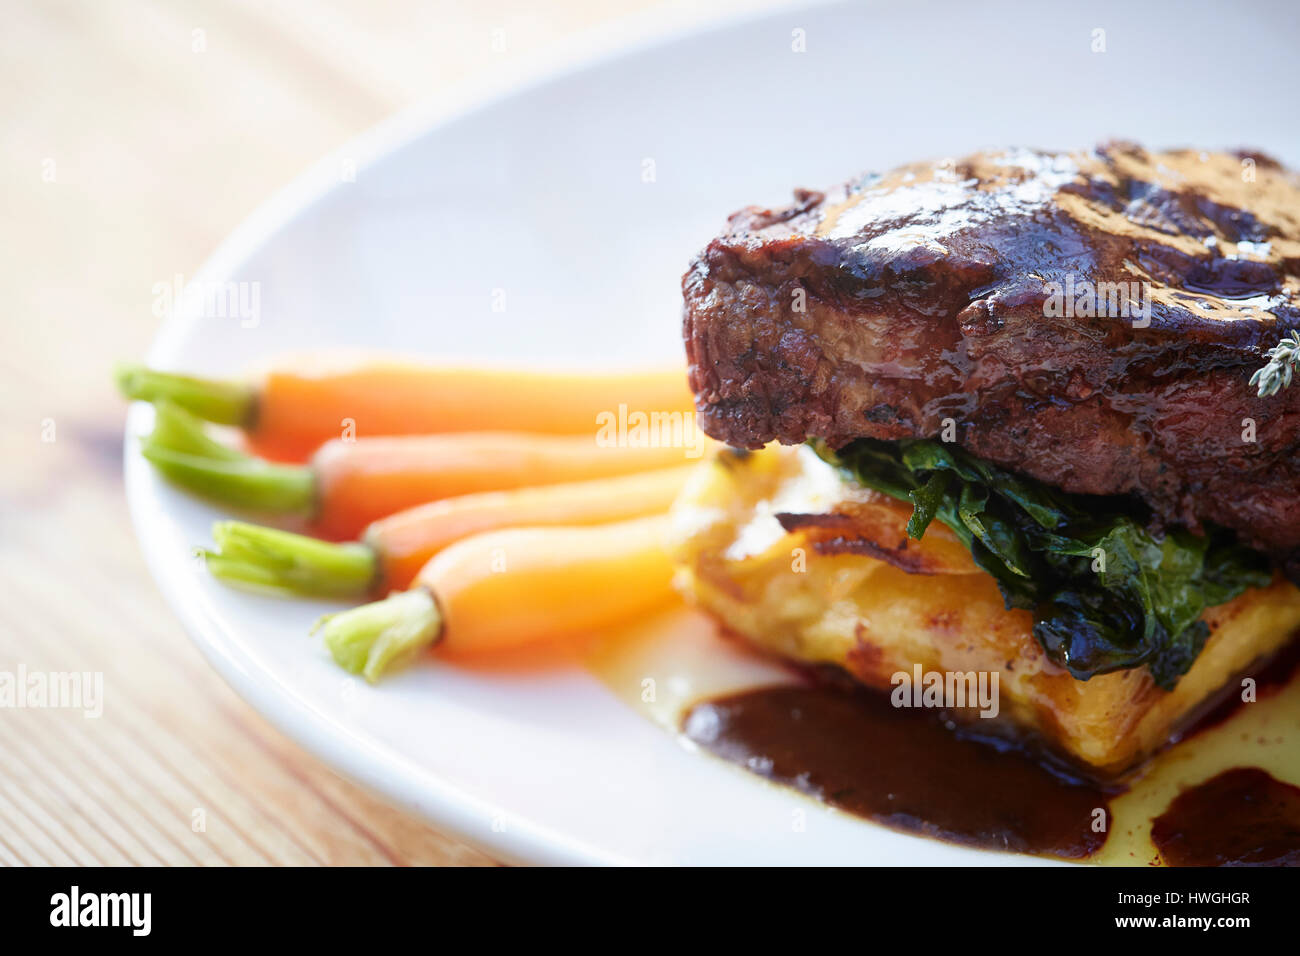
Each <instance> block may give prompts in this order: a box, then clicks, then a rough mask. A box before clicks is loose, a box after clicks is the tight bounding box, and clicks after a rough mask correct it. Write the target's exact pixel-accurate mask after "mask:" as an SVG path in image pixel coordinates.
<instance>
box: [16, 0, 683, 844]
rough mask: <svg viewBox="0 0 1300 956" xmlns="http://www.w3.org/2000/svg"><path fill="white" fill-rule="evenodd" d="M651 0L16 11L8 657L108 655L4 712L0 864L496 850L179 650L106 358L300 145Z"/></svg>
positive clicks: (153, 323) (288, 168)
mask: <svg viewBox="0 0 1300 956" xmlns="http://www.w3.org/2000/svg"><path fill="white" fill-rule="evenodd" d="M649 5H650V4H649V3H648V2H646V0H631V2H626V3H623V4H620V5H611V4H609V3H601V2H596V0H561V2H558V3H551V4H545V5H543V4H537V3H535V2H529V0H517V2H508V0H487V2H483V0H478V2H475V3H473V4H468V3H455V2H449V3H429V4H420V3H416V2H413V0H397V2H385V3H373V2H367V0H280V2H276V3H273V4H268V3H263V2H259V0H230V2H224V3H217V2H210V3H197V2H176V0H114V2H103V3H101V2H91V0H29V2H16V3H9V4H6V6H5V15H4V28H3V30H0V113H2V114H3V116H4V117H5V121H4V123H3V124H0V142H2V145H3V149H0V163H2V164H3V173H4V177H3V181H4V187H3V189H0V222H3V223H4V230H3V233H2V234H0V235H2V236H3V238H2V239H0V242H2V243H3V245H0V262H2V263H3V264H2V265H0V291H2V292H3V293H4V296H3V301H4V302H5V303H6V307H5V308H6V311H5V315H4V317H3V329H4V340H3V346H4V347H3V348H2V349H0V408H2V409H3V413H2V415H0V452H2V453H3V456H4V458H3V462H4V464H3V468H2V469H0V581H3V584H2V585H0V595H3V598H2V599H0V672H9V673H17V671H18V669H19V668H25V669H26V671H27V672H28V673H31V672H37V671H45V672H48V671H100V672H102V673H103V675H104V676H103V681H104V703H103V714H102V716H100V717H98V718H93V717H86V716H84V715H83V714H82V713H81V712H79V711H68V710H53V709H30V708H15V707H6V708H4V709H0V862H3V863H6V864H45V863H48V864H70V863H77V864H132V863H134V864H193V863H203V864H209V863H210V864H223V863H227V864H267V863H271V864H280V863H301V864H312V863H328V864H383V863H396V864H485V863H490V862H491V861H490V860H488V859H487V858H486V857H484V856H483V855H482V854H480V853H479V852H477V851H475V850H473V849H471V848H468V847H466V846H463V845H461V844H459V843H457V842H456V841H455V840H452V839H449V838H447V837H445V836H442V835H440V834H439V833H437V832H436V831H435V830H433V829H430V828H429V827H428V826H426V825H424V824H423V823H421V822H419V821H417V820H415V819H412V818H411V817H409V816H407V815H405V814H404V813H403V812H401V811H398V810H395V809H393V808H391V807H389V806H387V805H385V803H384V802H383V801H382V800H380V799H377V798H376V797H374V796H371V795H369V794H367V793H366V792H363V791H362V790H361V789H359V788H358V787H356V786H354V785H352V784H350V783H348V782H346V781H345V780H343V779H341V778H340V777H338V776H336V775H335V774H334V773H333V772H332V771H330V770H329V769H328V768H326V767H325V766H324V765H322V764H321V763H320V762H319V761H317V760H316V759H315V758H313V757H311V756H310V755H308V754H307V753H305V752H303V751H302V750H301V749H300V748H299V747H298V746H297V745H296V744H294V743H292V742H291V741H289V740H288V739H286V738H285V737H284V736H283V735H281V734H280V733H279V732H278V731H276V730H275V729H273V728H272V727H271V726H270V725H268V724H267V723H266V722H265V721H264V720H262V719H261V717H259V716H258V715H257V714H256V713H254V712H253V711H252V710H251V709H250V708H249V707H248V706H246V705H245V704H244V703H243V702H242V701H241V700H240V699H239V698H237V697H236V696H235V695H234V693H232V692H231V690H230V689H229V688H227V687H226V686H225V684H224V683H223V682H222V681H221V680H220V678H218V677H217V675H216V674H215V672H213V671H212V670H211V669H210V668H209V667H208V666H207V664H206V663H205V662H204V661H203V659H202V658H201V656H200V655H199V653H198V652H197V651H196V650H195V648H194V647H193V646H192V645H191V644H190V643H189V641H188V640H187V639H186V637H185V636H184V634H183V633H182V631H181V629H180V626H179V625H178V624H177V622H176V621H175V620H174V619H173V617H172V615H171V614H170V612H169V611H168V610H167V608H166V607H165V606H164V604H163V602H162V600H161V599H160V597H159V595H158V593H157V591H156V589H155V587H154V585H153V582H152V581H151V579H150V578H149V576H148V574H147V573H146V571H145V567H144V563H143V561H142V560H141V557H140V554H139V551H138V548H137V545H136V543H135V539H134V537H133V535H132V532H131V529H130V526H129V522H128V518H127V514H126V507H125V503H124V501H123V494H122V479H121V471H122V423H123V417H124V413H125V408H124V406H123V403H122V402H121V401H120V400H119V399H118V398H117V396H116V394H115V393H114V391H113V388H112V386H111V382H110V367H111V364H112V362H113V361H114V360H115V359H119V358H137V357H139V356H141V355H143V354H144V352H145V350H146V348H147V347H148V345H149V342H150V339H151V338H152V336H153V334H154V332H155V330H156V328H157V325H158V323H159V319H158V318H157V317H156V316H155V315H154V314H153V312H152V309H151V306H152V303H153V298H154V296H153V292H152V289H153V286H154V284H155V283H157V282H160V281H170V280H171V278H172V277H173V276H174V275H176V274H181V275H193V274H194V272H195V271H196V270H197V268H198V266H199V265H200V263H201V262H202V261H203V259H204V258H205V257H206V256H207V255H208V254H209V253H210V252H211V251H212V249H213V248H214V247H215V245H216V244H217V243H218V242H219V241H220V240H221V239H222V237H223V236H224V235H225V234H226V233H227V232H229V231H230V230H231V229H232V228H233V227H234V226H235V225H236V224H238V223H239V222H240V220H242V219H243V218H244V217H245V216H247V215H248V214H249V213H250V212H251V211H252V210H253V209H254V208H255V207H256V205H257V204H258V203H259V202H261V201H262V200H264V199H265V198H266V197H267V196H268V195H269V194H270V193H271V192H273V191H274V190H275V189H276V188H278V187H280V186H281V185H283V184H285V183H286V182H288V181H289V180H291V179H292V178H293V176H294V175H295V174H297V173H298V172H299V171H300V170H301V169H303V168H305V167H306V166H307V165H308V164H309V163H310V162H311V161H312V160H314V159H316V158H318V157H319V156H320V155H321V154H323V153H324V152H326V151H327V150H329V149H331V148H334V147H337V146H338V145H340V144H342V143H343V142H346V141H347V140H348V139H349V138H350V137H352V136H354V135H356V134H357V133H360V132H362V131H363V130H365V129H366V128H367V127H369V126H371V125H372V124H374V123H375V122H377V121H379V120H380V119H382V118H383V117H385V116H387V115H388V114H390V113H392V112H393V111H395V110H397V109H399V108H401V107H404V106H406V105H408V104H410V103H413V102H416V101H418V100H420V99H421V98H423V97H425V96H427V95H430V94H432V93H435V92H437V91H439V90H440V89H441V88H443V87H445V85H446V84H449V83H451V82H453V81H455V80H458V79H461V78H463V77H468V76H472V75H474V74H476V73H480V72H482V71H487V70H493V69H500V68H501V64H502V63H504V62H507V61H509V60H510V59H511V58H512V57H527V56H535V55H536V54H537V52H538V51H544V50H546V49H547V48H548V47H554V46H555V45H556V44H557V43H559V42H560V41H561V40H563V39H564V38H565V37H566V36H567V35H568V34H570V33H572V32H573V31H575V30H578V29H581V28H586V27H589V26H593V25H596V24H598V23H599V22H600V21H602V20H606V19H608V18H611V17H614V16H619V15H622V14H624V13H627V12H628V11H630V10H635V9H636V8H639V7H643V6H649ZM678 6H679V7H680V5H678ZM678 13H679V14H680V9H679V11H678ZM494 31H504V33H501V32H494ZM502 37H504V38H505V41H506V49H505V50H504V51H501V50H500V49H499V47H500V40H501V38H502ZM494 38H496V39H497V41H498V42H497V44H496V45H497V47H498V49H494V48H493V40H494Z"/></svg>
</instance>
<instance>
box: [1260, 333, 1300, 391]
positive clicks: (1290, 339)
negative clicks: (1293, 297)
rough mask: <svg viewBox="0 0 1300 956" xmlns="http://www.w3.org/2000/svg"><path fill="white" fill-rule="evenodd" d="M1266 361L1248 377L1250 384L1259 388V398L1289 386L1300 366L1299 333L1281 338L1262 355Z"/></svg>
mask: <svg viewBox="0 0 1300 956" xmlns="http://www.w3.org/2000/svg"><path fill="white" fill-rule="evenodd" d="M1264 354H1265V355H1266V356H1268V361H1267V362H1266V363H1264V367H1263V368H1261V369H1259V370H1258V371H1256V372H1255V374H1254V375H1252V376H1251V377H1250V384H1251V385H1257V386H1259V397H1260V398H1267V397H1268V396H1269V395H1275V394H1277V393H1278V392H1280V391H1281V390H1282V389H1284V388H1287V387H1288V386H1290V384H1291V379H1292V377H1293V376H1294V375H1295V370H1296V367H1297V366H1298V365H1300V332H1292V333H1291V334H1290V335H1284V336H1282V341H1280V342H1278V343H1277V345H1275V346H1273V347H1272V348H1271V349H1269V350H1268V351H1267V352H1265V353H1264Z"/></svg>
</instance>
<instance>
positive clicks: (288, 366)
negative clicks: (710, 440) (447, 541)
mask: <svg viewBox="0 0 1300 956" xmlns="http://www.w3.org/2000/svg"><path fill="white" fill-rule="evenodd" d="M117 382H118V387H119V388H120V390H121V391H122V393H123V394H124V395H126V396H127V397H128V398H131V399H142V400H144V401H154V402H156V401H161V400H167V401H171V402H173V403H175V404H177V405H179V406H181V407H182V408H184V409H185V410H187V411H189V412H190V413H192V414H194V415H197V416H199V417H200V418H203V419H206V420H207V421H211V422H215V423H217V424H222V425H237V426H239V427H240V428H243V429H244V430H245V432H246V434H247V437H248V441H249V446H250V448H251V449H252V450H253V451H255V452H257V453H258V454H261V455H262V456H263V457H267V458H272V459H275V460H278V461H302V460H303V459H305V458H306V457H307V456H308V455H310V454H311V453H312V452H313V451H314V450H315V449H316V448H317V447H318V446H320V445H322V444H323V443H324V442H326V441H328V440H329V439H331V438H337V437H339V436H340V434H342V433H343V432H344V431H345V430H346V429H349V428H351V430H352V431H353V432H354V433H355V434H356V435H359V436H376V435H414V434H430V433H435V432H467V431H469V432H477V431H520V432H539V433H542V434H556V435H561V434H562V435H576V434H581V433H584V432H586V433H589V432H590V431H591V430H592V429H594V428H595V427H596V424H597V416H598V415H601V414H602V413H609V414H616V413H617V410H618V408H619V406H620V405H624V406H626V407H627V408H628V409H631V410H633V411H638V410H639V411H642V412H646V413H655V412H658V413H669V414H671V413H685V412H690V411H691V410H692V409H693V407H694V405H693V401H692V398H691V393H690V390H689V388H688V387H687V384H686V375H685V372H684V370H683V369H682V368H680V367H673V368H664V369H654V370H642V371H627V372H607V371H600V372H594V371H593V372H578V371H570V372H562V371H539V370H527V369H523V370H519V369H507V368H499V367H498V368H485V367H456V366H437V365H424V364H416V363H412V362H403V361H398V360H394V359H383V358H379V359H376V358H363V357H360V356H352V355H346V356H315V357H308V358H304V359H299V360H298V361H296V362H292V363H288V362H286V363H283V364H281V365H279V366H276V367H273V368H271V369H270V370H269V371H268V372H266V373H265V375H264V376H262V377H261V379H260V380H258V381H255V382H252V383H241V382H228V381H217V380H211V379H203V378H195V377H191V376H186V375H179V374H175V373H171V372H160V371H155V370H153V369H149V368H145V367H143V366H138V365H125V366H122V367H120V368H119V369H118V370H117Z"/></svg>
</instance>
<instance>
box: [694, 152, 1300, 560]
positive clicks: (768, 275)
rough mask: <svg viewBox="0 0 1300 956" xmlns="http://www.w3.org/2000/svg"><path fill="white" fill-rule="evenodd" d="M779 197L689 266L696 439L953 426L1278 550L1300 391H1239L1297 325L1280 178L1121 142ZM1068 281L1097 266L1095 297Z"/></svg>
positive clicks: (1288, 178)
mask: <svg viewBox="0 0 1300 956" xmlns="http://www.w3.org/2000/svg"><path fill="white" fill-rule="evenodd" d="M795 199H796V201H795V203H794V204H793V205H791V206H789V207H787V208H783V209H760V208H753V207H751V208H748V209H745V210H742V211H741V212H738V213H736V214H735V215H734V216H732V217H731V220H730V227H729V229H728V230H727V232H726V233H725V234H723V235H722V236H720V237H719V238H717V239H715V240H714V241H713V242H711V243H710V244H709V245H708V247H707V248H706V249H705V250H704V251H703V252H702V253H700V255H699V256H698V257H697V258H696V259H695V260H694V262H693V263H692V265H691V267H690V269H689V271H688V272H687V273H686V275H685V276H684V277H683V280H682V288H683V293H684V296H685V323H684V324H685V338H686V348H687V355H688V358H689V362H690V380H691V386H692V388H693V389H694V391H695V394H696V405H697V408H698V411H699V415H700V423H701V426H702V427H703V429H704V430H705V431H706V432H707V433H708V434H710V435H712V436H713V437H714V438H717V439H719V440H721V441H724V442H727V443H728V444H731V445H734V446H738V447H746V448H757V447H760V446H762V445H763V444H765V443H767V442H769V441H772V440H779V441H781V442H784V443H791V444H792V443H798V442H802V441H805V440H806V439H808V438H813V437H817V438H823V439H825V440H827V441H828V442H829V443H830V444H831V445H832V447H840V446H842V445H844V444H846V443H848V442H849V441H852V440H853V439H855V438H858V437H863V436H869V437H874V438H884V439H897V438H905V437H933V436H941V435H943V433H944V431H945V425H946V424H947V425H948V427H949V429H950V430H951V431H955V437H956V440H957V441H959V442H960V443H961V444H962V445H963V446H965V447H966V448H967V449H968V450H969V451H971V452H972V453H973V454H975V455H978V456H980V457H982V458H985V459H988V460H990V461H993V462H995V463H997V464H998V465H1001V466H1003V467H1005V468H1010V469H1014V470H1017V471H1019V472H1021V473H1024V474H1027V475H1030V476H1032V477H1035V478H1038V479H1041V480H1043V481H1046V482H1049V483H1050V484H1053V485H1055V486H1057V487H1060V488H1062V489H1064V490H1066V491H1070V492H1079V493H1085V494H1097V495H1109V494H1136V495H1139V496H1141V497H1142V498H1143V499H1144V500H1145V501H1146V502H1147V503H1148V504H1149V505H1150V506H1151V507H1152V509H1154V511H1155V513H1156V514H1157V515H1158V516H1159V517H1160V518H1161V519H1162V520H1164V521H1166V522H1168V523H1176V524H1182V525H1186V526H1188V527H1191V528H1193V529H1198V528H1199V527H1200V525H1201V523H1202V522H1206V521H1210V522H1215V523H1217V524H1220V525H1224V526H1227V527H1230V528H1234V529H1236V530H1237V531H1238V532H1240V533H1241V534H1242V536H1243V538H1244V540H1246V541H1247V542H1249V543H1251V544H1252V545H1254V546H1256V547H1260V548H1262V549H1264V550H1267V551H1269V552H1271V553H1273V554H1274V555H1276V556H1278V557H1279V558H1282V559H1283V560H1287V559H1290V560H1291V561H1292V564H1291V567H1292V569H1293V570H1294V569H1295V567H1296V561H1295V557H1296V555H1297V553H1300V508H1296V507H1295V503H1296V501H1297V499H1300V458H1298V456H1297V450H1298V449H1300V386H1297V387H1292V388H1290V389H1284V390H1283V391H1281V392H1280V393H1278V394H1276V395H1274V396H1271V397H1269V398H1263V399H1261V398H1257V397H1256V395H1255V390H1254V388H1252V387H1251V386H1250V385H1248V380H1249V378H1250V376H1251V374H1252V372H1253V371H1254V370H1255V369H1257V368H1258V367H1259V366H1260V365H1262V364H1263V362H1264V361H1265V359H1264V355H1263V353H1264V352H1265V351H1266V350H1267V349H1268V348H1269V347H1271V346H1272V345H1274V344H1276V342H1277V341H1278V339H1279V338H1280V337H1281V336H1282V335H1283V334H1284V333H1286V332H1288V331H1290V330H1293V329H1297V328H1300V179H1298V178H1297V177H1296V176H1295V175H1294V174H1292V173H1290V172H1288V171H1287V170H1285V169H1283V168H1282V167H1281V166H1279V165H1278V164H1277V163H1276V162H1274V161H1273V160H1270V159H1268V158H1267V157H1264V156H1260V155H1257V154H1237V153H1200V152H1196V151H1176V152H1164V153H1150V152H1147V151H1146V150H1144V149H1142V148H1141V147H1138V146H1135V145H1132V144H1126V143H1120V144H1108V145H1105V146H1101V147H1098V148H1097V149H1095V150H1093V151H1089V152H1075V153H1045V152H1034V151H1029V150H1011V151H1006V152H997V153H980V154H977V155H974V156H971V157H968V158H966V159H962V160H959V161H956V162H951V161H949V162H942V163H934V164H917V165H912V166H906V167H902V168H900V169H897V170H894V171H892V172H890V173H887V174H884V175H867V176H862V177H859V178H858V179H855V180H853V181H851V182H849V183H847V184H845V185H844V186H841V187H838V188H836V189H833V190H831V191H829V192H827V193H825V194H823V193H817V192H808V191H799V192H797V193H796V194H795ZM1053 283H1055V285H1053ZM1083 283H1092V284H1093V288H1094V289H1095V288H1097V286H1096V284H1097V283H1106V284H1108V285H1107V286H1104V287H1102V288H1103V289H1104V290H1105V291H1104V292H1103V294H1102V295H1101V296H1100V297H1094V298H1093V299H1092V301H1091V305H1092V308H1091V309H1089V308H1088V305H1089V304H1090V303H1089V302H1088V296H1087V290H1088V288H1089V287H1088V286H1085V285H1083ZM1119 283H1123V284H1124V285H1119ZM1067 291H1068V292H1069V298H1070V299H1071V302H1072V303H1073V304H1072V305H1071V306H1070V307H1069V308H1068V311H1069V312H1071V313H1073V314H1063V313H1065V312H1066V311H1067V307H1066V303H1065V298H1066V296H1065V295H1063V294H1057V293H1058V292H1061V293H1064V292H1067ZM1116 291H1118V292H1119V293H1120V294H1119V296H1118V297H1116ZM1125 293H1127V295H1125ZM1121 299H1126V300H1128V301H1121ZM1130 302H1131V304H1129V303H1130ZM1144 305H1146V306H1149V310H1146V311H1145V312H1144V309H1143V306H1144ZM1125 306H1128V308H1127V313H1128V314H1126V315H1125V314H1117V313H1122V312H1124V311H1125ZM1098 311H1100V312H1102V313H1104V314H1100V315H1098V314H1095V313H1096V312H1098ZM1144 316H1145V317H1149V325H1146V326H1145V327H1143V326H1144V325H1145V318H1144ZM948 420H951V421H950V422H949V421H948ZM943 437H950V436H949V435H944V436H943ZM1251 439H1253V440H1251Z"/></svg>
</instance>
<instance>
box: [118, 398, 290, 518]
mask: <svg viewBox="0 0 1300 956" xmlns="http://www.w3.org/2000/svg"><path fill="white" fill-rule="evenodd" d="M140 450H141V453H142V454H143V455H144V457H145V458H147V459H148V460H149V461H150V462H151V463H152V464H153V466H154V467H155V468H157V469H158V470H159V471H160V472H161V473H162V474H163V475H165V476H166V477H167V478H168V479H169V480H170V481H173V482H175V483H176V484H178V485H180V486H181V487H182V488H186V489H188V490H189V491H193V492H196V493H198V494H201V495H203V496H204V497H207V498H211V499H212V500H214V501H219V502H221V503H222V504H226V505H232V506H234V507H237V508H251V509H253V510H256V511H263V512H269V513H274V514H295V515H303V516H307V515H310V514H311V512H312V511H313V510H314V508H315V503H316V478H315V473H314V472H313V471H312V468H311V466H310V465H277V464H273V463H272V462H269V461H265V460H263V459H261V458H256V457H254V456H252V455H246V454H244V453H243V452H241V451H238V450H237V449H234V448H230V447H229V446H227V445H223V444H221V443H220V442H218V441H214V440H213V439H211V438H210V437H208V435H207V434H205V433H204V431H203V423H202V422H200V421H199V420H198V419H197V418H195V417H194V416H193V415H191V414H190V413H189V412H187V411H185V410H184V409H182V408H180V407H179V406H177V405H175V404H173V403H171V402H169V401H160V402H158V403H157V404H156V406H155V418H154V429H153V431H152V432H151V433H150V434H149V435H148V436H146V437H145V439H144V442H143V443H142V445H141V448H140Z"/></svg>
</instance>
